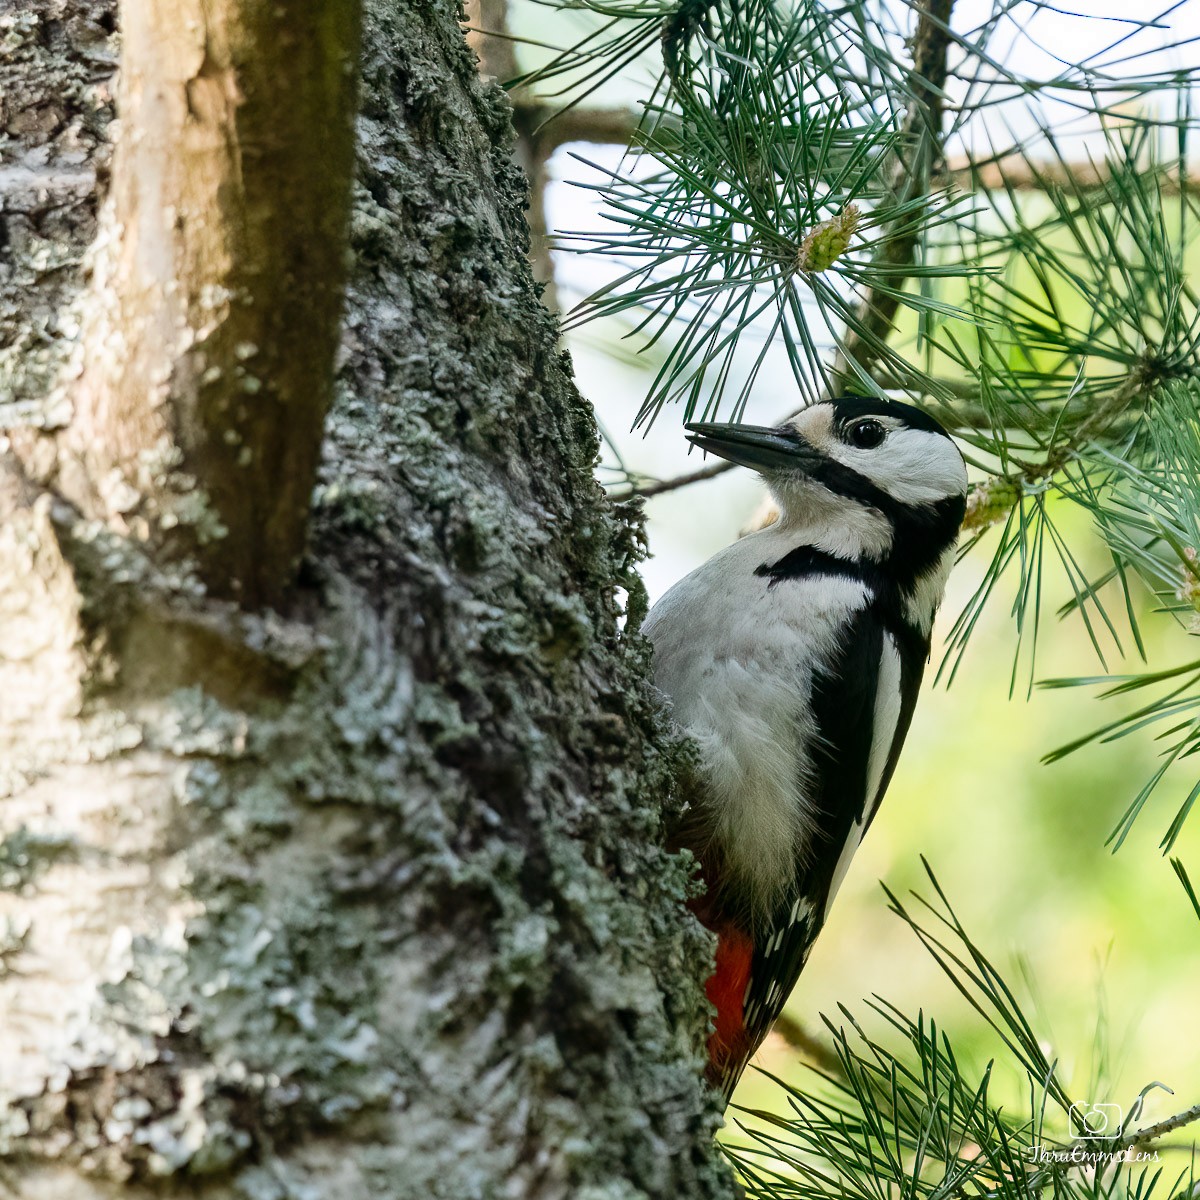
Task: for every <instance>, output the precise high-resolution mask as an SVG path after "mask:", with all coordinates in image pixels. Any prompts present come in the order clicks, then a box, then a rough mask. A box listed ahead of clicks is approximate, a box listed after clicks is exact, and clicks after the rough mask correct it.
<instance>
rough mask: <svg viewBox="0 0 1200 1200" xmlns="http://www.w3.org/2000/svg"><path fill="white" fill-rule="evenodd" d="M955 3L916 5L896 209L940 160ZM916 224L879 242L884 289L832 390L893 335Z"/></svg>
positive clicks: (872, 296) (836, 370) (867, 298)
mask: <svg viewBox="0 0 1200 1200" xmlns="http://www.w3.org/2000/svg"><path fill="white" fill-rule="evenodd" d="M953 8H954V0H919V2H918V4H917V6H916V11H917V28H916V32H915V33H914V35H913V40H912V69H911V71H910V73H909V79H910V87H911V92H912V99H911V100H910V102H909V108H908V113H907V115H906V117H905V120H904V125H903V128H902V130H901V134H900V138H899V142H898V146H897V153H898V160H897V163H896V169H895V172H894V175H893V179H892V190H893V192H894V193H895V195H896V196H897V198H898V202H899V203H900V204H906V205H907V204H911V203H912V202H913V201H915V200H917V199H918V197H920V196H922V195H925V194H927V193H928V191H929V185H930V181H931V176H932V175H933V173H934V171H935V170H936V168H937V167H938V166H939V165H940V162H941V157H942V146H941V138H942V112H943V103H944V95H943V89H944V87H945V85H946V53H947V50H948V49H949V46H950V35H949V26H950V17H951V13H952V11H953ZM920 236H921V231H920V223H919V222H918V221H916V220H914V219H913V217H912V216H911V215H910V214H906V215H905V216H904V217H901V218H898V219H897V220H896V222H895V223H894V224H893V226H892V228H891V230H890V231H889V233H888V234H887V235H886V236H885V237H884V238H883V240H882V242H881V243H880V246H879V250H878V252H877V254H876V256H875V260H874V262H873V264H872V266H873V267H874V268H875V269H876V270H882V271H885V272H886V274H887V286H886V288H882V287H880V286H879V285H877V284H876V285H873V286H871V287H868V289H867V291H866V294H865V295H864V296H863V298H862V300H861V302H860V303H859V305H858V307H857V310H856V314H855V316H856V319H855V320H854V321H852V322H850V323H849V327H848V328H847V331H846V336H845V339H844V341H843V342H842V345H841V346H840V347H839V350H838V355H837V358H836V360H835V362H834V366H833V371H832V379H833V386H834V389H835V390H840V389H841V387H843V386H845V384H848V383H851V382H853V380H854V378H855V373H854V371H853V369H852V367H851V364H852V363H854V364H857V366H858V368H859V370H860V371H862V372H866V373H869V372H870V371H871V369H872V367H873V366H874V365H875V364H876V362H878V360H879V358H880V350H879V346H880V345H882V344H883V343H884V342H886V341H887V338H888V335H889V334H890V333H891V332H892V326H893V324H894V322H895V319H896V310H897V308H898V307H899V303H900V298H899V293H900V292H901V291H903V289H904V284H905V281H906V278H907V276H906V268H911V267H912V266H913V264H914V262H915V259H916V252H917V245H918V243H919V241H920Z"/></svg>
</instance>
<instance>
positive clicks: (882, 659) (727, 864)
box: [643, 396, 967, 1100]
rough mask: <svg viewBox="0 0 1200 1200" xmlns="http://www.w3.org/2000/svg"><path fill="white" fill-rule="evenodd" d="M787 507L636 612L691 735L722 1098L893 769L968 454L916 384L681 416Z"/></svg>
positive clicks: (952, 536) (685, 831) (774, 1009)
mask: <svg viewBox="0 0 1200 1200" xmlns="http://www.w3.org/2000/svg"><path fill="white" fill-rule="evenodd" d="M687 428H688V430H689V431H690V440H691V441H692V442H693V443H694V444H695V445H697V446H699V447H700V448H702V449H704V450H707V451H710V452H711V453H713V454H717V455H720V456H721V457H722V458H726V459H729V460H730V461H731V462H734V463H738V464H740V465H742V466H746V467H750V468H752V469H754V470H756V471H758V472H760V473H761V474H762V476H763V477H764V479H765V480H766V482H767V484H768V486H769V487H770V489H771V491H772V493H773V494H774V497H775V500H776V501H777V503H778V507H779V518H778V520H777V521H776V522H775V523H774V524H773V525H770V526H769V527H767V528H766V529H763V530H761V531H759V532H757V533H753V534H750V535H749V536H748V537H745V538H742V539H741V540H740V541H738V542H735V543H734V544H733V545H732V546H727V547H726V548H725V549H724V550H722V551H720V552H719V553H717V554H716V555H714V556H713V557H712V558H711V559H709V560H708V562H706V563H705V564H704V565H703V566H701V567H699V568H698V569H697V570H695V571H693V572H692V573H691V574H690V575H688V576H687V577H686V578H684V579H682V580H681V581H680V582H679V583H677V584H675V586H674V587H672V588H671V589H670V591H668V592H667V593H666V595H665V596H663V597H662V599H661V600H659V602H658V603H657V604H656V605H655V606H654V607H653V609H652V610H651V611H650V614H649V616H648V617H647V618H646V622H645V625H644V627H643V628H644V632H645V633H646V634H647V636H648V637H649V638H650V639H651V641H652V642H653V643H654V657H655V676H656V682H657V684H658V686H659V688H660V689H661V690H662V691H663V692H664V693H665V694H666V696H667V697H668V698H669V700H670V702H671V705H672V708H673V710H674V716H675V719H676V720H677V722H678V723H679V725H680V726H681V727H682V729H683V730H684V731H686V732H687V733H688V734H690V735H691V736H692V737H693V738H694V739H695V741H696V742H697V743H698V745H699V748H700V757H701V763H700V767H701V769H700V779H701V785H700V794H699V796H698V797H697V799H696V800H695V802H694V803H693V805H692V807H691V810H690V811H689V813H688V814H687V815H686V817H685V819H684V822H683V824H682V826H681V828H680V829H679V831H678V841H679V843H680V844H681V845H683V846H686V847H687V848H688V849H690V850H691V851H692V852H693V853H694V854H695V856H696V858H697V859H698V860H699V862H700V869H701V873H702V875H703V877H704V881H705V883H706V885H707V890H706V893H705V894H704V896H703V897H701V898H700V899H699V900H698V901H696V902H695V910H696V913H697V915H698V916H699V918H700V920H701V921H702V922H703V923H704V924H705V925H706V926H708V928H709V929H711V930H713V931H714V932H715V933H716V935H717V939H718V942H717V952H716V967H715V971H714V973H713V975H712V977H711V978H710V979H709V980H708V985H707V990H708V996H709V999H710V1000H711V1002H712V1003H713V1005H714V1006H715V1008H716V1021H715V1027H714V1029H713V1032H712V1035H711V1037H710V1039H709V1055H710V1059H711V1063H710V1068H709V1077H710V1079H711V1080H712V1082H713V1084H714V1085H715V1086H716V1087H717V1088H718V1089H720V1091H721V1092H722V1093H723V1094H724V1097H725V1099H726V1100H728V1098H729V1096H730V1095H731V1094H732V1092H733V1089H734V1087H735V1086H736V1084H737V1081H738V1079H739V1078H740V1077H741V1074H742V1072H743V1070H744V1069H745V1067H746V1064H747V1062H748V1061H749V1059H750V1057H751V1056H752V1055H753V1054H754V1052H755V1050H756V1049H757V1048H758V1046H759V1044H760V1043H761V1042H762V1040H763V1038H764V1037H766V1035H767V1032H768V1030H769V1029H770V1027H771V1025H772V1023H773V1022H774V1020H775V1018H776V1017H777V1016H778V1015H779V1013H780V1011H781V1010H782V1008H783V1005H784V1002H785V1001H786V1000H787V997H788V993H789V992H790V991H791V990H792V987H793V986H794V985H795V983H796V980H797V978H798V977H799V975H800V972H801V969H802V968H803V966H804V963H805V960H806V958H807V957H808V953H809V950H810V949H811V948H812V945H813V942H814V940H815V939H816V936H817V934H818V932H819V931H820V929H821V926H822V925H823V924H824V922H825V918H826V915H827V913H828V912H829V906H830V904H831V903H832V901H833V897H834V895H835V893H836V892H837V889H838V886H839V884H840V883H841V881H842V877H843V875H844V874H845V872H846V868H847V867H848V865H849V863H850V859H851V858H852V856H853V855H854V852H855V850H856V849H857V848H858V845H859V843H860V841H861V840H862V837H863V834H865V833H866V831H867V827H868V826H869V825H870V824H871V821H872V819H873V818H874V816H875V813H876V811H877V810H878V807H879V802H880V800H881V799H882V797H883V793H884V791H885V790H886V789H887V786H888V782H889V780H890V779H891V777H892V772H893V770H894V769H895V766H896V759H897V757H898V756H899V754H900V748H901V746H902V745H903V743H904V738H905V735H906V734H907V732H908V727H909V722H910V720H911V719H912V714H913V706H914V705H915V704H916V700H917V691H918V689H919V687H920V683H921V676H922V673H923V671H924V668H925V663H926V661H927V660H928V658H929V639H930V632H931V629H932V626H933V618H934V613H935V612H936V610H937V607H938V605H939V604H940V603H941V599H942V593H943V590H944V588H945V584H946V577H947V575H948V574H949V571H950V568H951V565H952V564H953V561H954V546H955V542H956V540H957V537H958V530H959V526H960V525H961V523H962V519H963V513H964V510H965V504H966V491H967V472H966V467H965V465H964V463H963V458H962V455H961V454H960V453H959V451H958V448H957V447H956V446H955V444H954V442H953V441H951V439H950V438H949V437H948V436H947V434H946V433H945V431H944V430H943V429H942V427H941V426H940V425H939V424H938V423H937V422H936V421H935V420H933V419H932V418H931V417H929V416H927V415H926V414H925V413H923V412H921V411H920V410H919V409H916V408H913V407H912V406H910V405H907V404H900V403H896V402H893V401H886V400H872V399H865V398H862V397H858V396H844V397H840V398H837V399H834V400H831V401H828V402H826V403H821V404H815V405H813V406H811V407H810V408H807V409H805V410H804V411H803V412H802V413H801V414H800V415H799V416H798V417H797V418H796V419H795V420H793V421H791V422H789V423H788V424H786V425H782V426H780V427H779V428H777V429H767V428H760V427H758V426H752V425H718V424H694V425H689V426H688V427H687Z"/></svg>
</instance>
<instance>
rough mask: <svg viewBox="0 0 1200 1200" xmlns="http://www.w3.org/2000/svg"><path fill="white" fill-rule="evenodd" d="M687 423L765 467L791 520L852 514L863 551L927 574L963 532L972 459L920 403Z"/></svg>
mask: <svg viewBox="0 0 1200 1200" xmlns="http://www.w3.org/2000/svg"><path fill="white" fill-rule="evenodd" d="M687 429H688V431H689V440H690V441H691V442H692V443H693V444H695V445H697V446H699V447H700V448H701V449H702V450H708V451H711V452H712V453H713V454H717V455H719V456H720V457H721V458H726V459H729V461H730V462H735V463H738V464H740V465H741V466H744V467H750V468H751V469H752V470H755V471H758V472H759V473H760V474H761V475H762V476H763V478H764V479H765V480H766V482H767V485H768V486H769V487H770V489H771V491H772V492H773V493H774V495H775V498H776V499H777V500H778V502H779V507H780V512H781V518H782V519H783V520H784V521H788V520H789V519H790V520H797V521H804V522H806V523H810V524H811V523H813V522H821V523H826V524H830V525H836V524H837V523H839V522H844V523H848V524H852V525H854V526H855V527H856V528H857V529H858V530H859V531H860V536H859V538H858V540H859V542H860V550H859V552H861V553H866V554H868V555H869V556H871V557H875V558H887V559H889V560H891V562H892V565H893V566H894V567H897V568H898V569H899V568H901V567H903V568H904V569H903V570H902V571H901V573H902V574H904V575H909V576H910V577H912V576H915V575H918V574H920V573H921V571H922V570H923V569H924V568H926V567H927V566H928V565H930V564H931V562H932V560H933V559H935V558H938V557H940V556H941V554H942V553H943V552H944V551H946V550H948V549H949V547H951V546H952V545H953V544H954V541H955V538H956V537H957V534H958V527H959V525H961V523H962V518H963V513H964V510H965V506H966V494H967V469H966V465H965V464H964V462H963V457H962V454H961V453H960V452H959V450H958V447H957V446H956V445H955V444H954V442H953V441H952V440H951V438H950V436H949V435H948V434H947V433H946V431H945V430H944V429H943V428H942V427H941V425H939V424H938V423H937V421H935V420H934V419H933V418H932V417H930V416H928V415H927V414H926V413H923V412H922V411H921V410H920V409H918V408H914V407H913V406H912V405H910V404H901V403H899V402H897V401H895V400H877V399H868V398H866V397H862V396H840V397H837V398H836V399H833V400H828V401H825V402H823V403H821V404H814V405H812V406H811V407H809V408H806V409H805V410H804V411H803V412H801V413H800V414H799V415H798V416H797V417H795V418H794V419H793V420H791V421H789V422H787V423H786V424H784V425H780V426H779V427H778V428H775V429H769V428H766V427H763V426H758V425H718V424H711V423H697V424H692V425H688V426H687Z"/></svg>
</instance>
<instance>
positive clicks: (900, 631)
mask: <svg viewBox="0 0 1200 1200" xmlns="http://www.w3.org/2000/svg"><path fill="white" fill-rule="evenodd" d="M957 528H958V526H957V525H956V526H955V529H956V530H957ZM931 565H932V564H931ZM754 573H755V575H761V576H765V577H766V578H767V587H768V588H773V587H775V586H776V585H777V584H780V583H784V582H785V581H787V580H794V579H812V578H813V577H814V576H821V575H824V576H832V577H834V578H840V579H852V580H855V581H857V582H858V583H861V584H863V585H864V586H865V587H866V589H867V593H868V595H869V598H870V599H869V603H868V605H867V608H866V610H865V611H868V612H873V613H874V614H875V616H876V617H877V618H878V620H879V621H880V623H881V624H882V626H883V627H884V628H885V629H886V630H888V632H889V633H891V634H892V636H893V637H895V639H896V643H897V645H898V646H899V647H900V648H901V652H902V653H907V654H910V655H911V654H915V655H917V657H918V660H919V661H921V662H924V660H925V659H926V658H928V657H929V639H928V638H927V637H926V635H925V634H924V633H922V632H921V630H920V629H918V628H917V626H915V625H914V624H913V623H912V621H911V620H909V617H908V614H907V613H906V612H905V610H904V590H903V588H902V586H901V583H900V580H899V579H898V578H897V577H896V575H895V574H894V573H893V572H892V571H891V570H890V569H889V566H888V560H884V561H883V562H875V561H873V560H872V559H869V558H839V557H838V556H837V555H836V554H830V553H829V552H828V551H825V550H819V549H818V548H817V547H816V546H797V547H796V548H795V549H794V550H789V551H788V552H787V554H785V555H784V556H783V557H782V558H781V559H779V560H778V561H777V562H773V563H763V564H762V565H761V566H759V567H756V568H755V570H754Z"/></svg>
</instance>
